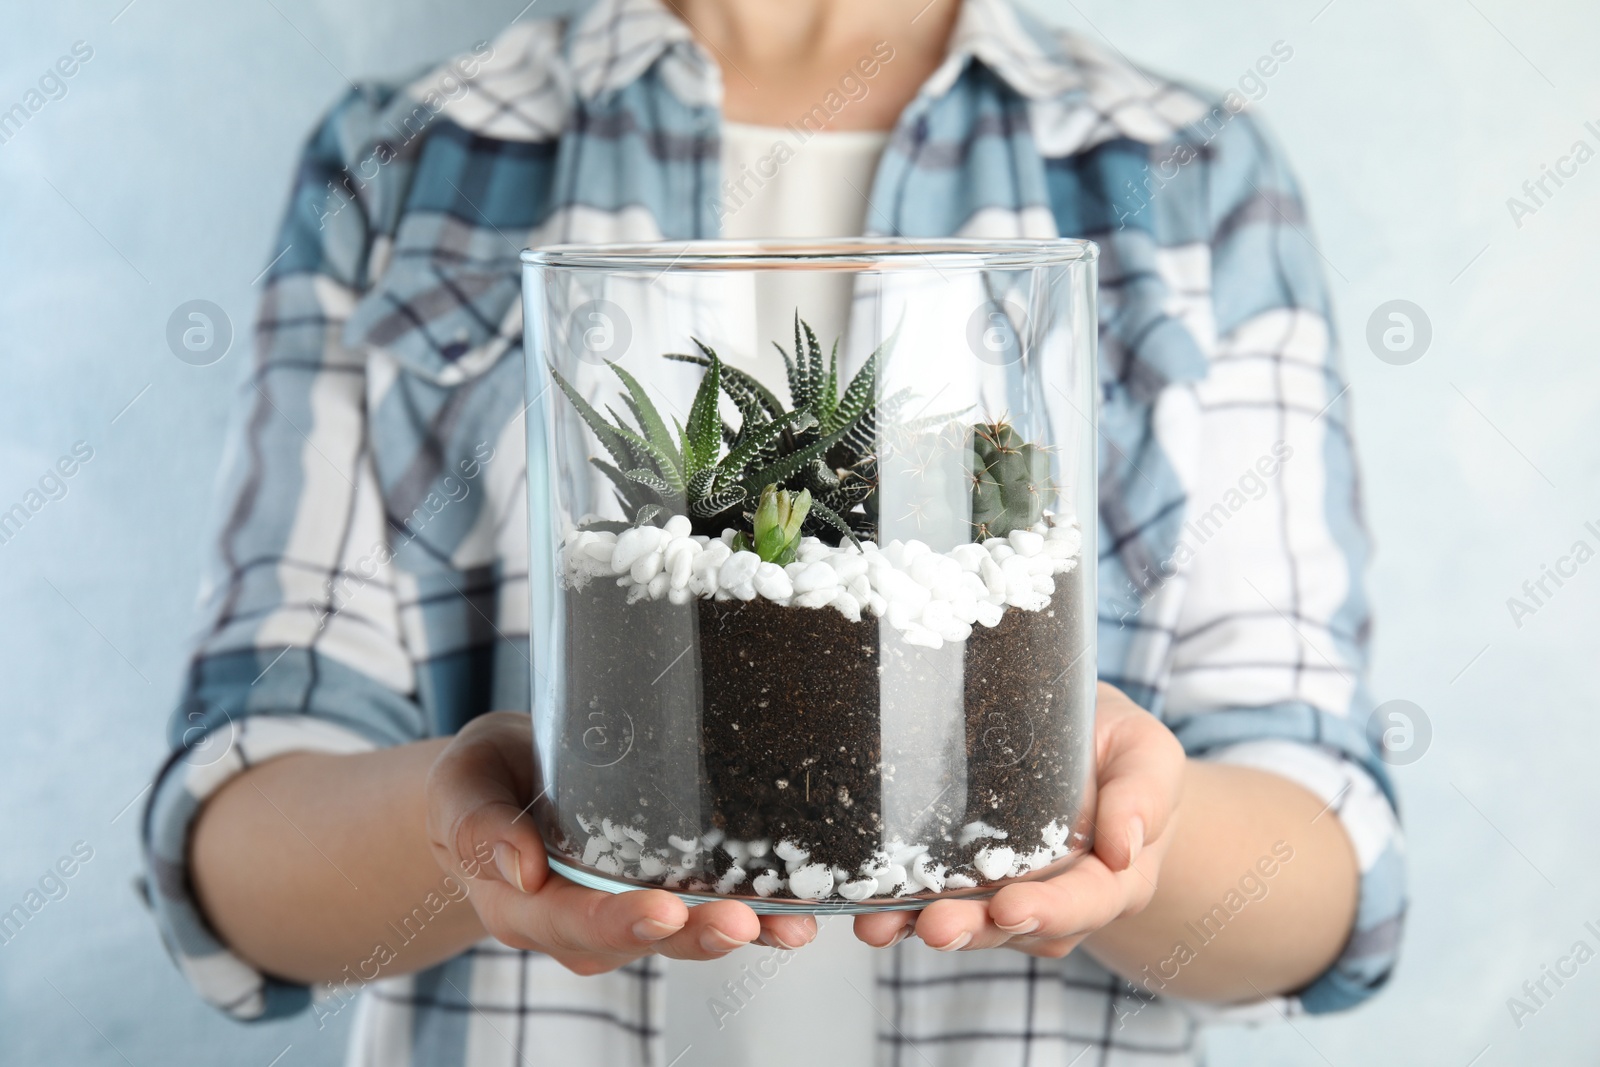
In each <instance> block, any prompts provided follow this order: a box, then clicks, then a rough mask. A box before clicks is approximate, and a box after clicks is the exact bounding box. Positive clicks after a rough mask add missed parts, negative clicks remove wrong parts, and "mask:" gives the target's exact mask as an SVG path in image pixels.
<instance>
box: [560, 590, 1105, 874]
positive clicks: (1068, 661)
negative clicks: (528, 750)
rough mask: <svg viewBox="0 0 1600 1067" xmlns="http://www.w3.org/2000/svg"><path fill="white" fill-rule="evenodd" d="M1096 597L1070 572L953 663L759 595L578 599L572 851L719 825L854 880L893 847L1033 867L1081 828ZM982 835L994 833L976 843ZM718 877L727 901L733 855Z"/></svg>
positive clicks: (585, 595) (977, 635) (572, 677)
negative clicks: (620, 836)
mask: <svg viewBox="0 0 1600 1067" xmlns="http://www.w3.org/2000/svg"><path fill="white" fill-rule="evenodd" d="M1081 589H1082V583H1081V580H1080V578H1079V575H1078V574H1077V573H1076V572H1072V573H1069V574H1067V575H1061V576H1059V577H1058V578H1057V582H1056V592H1055V594H1054V595H1053V597H1052V598H1051V601H1050V604H1049V605H1048V606H1047V607H1046V608H1045V609H1043V610H1041V611H1026V610H1022V609H1018V608H1010V609H1008V610H1007V611H1006V612H1005V614H1004V615H1003V616H1002V618H1001V621H1000V624H999V625H998V626H995V627H993V628H988V627H983V626H977V627H974V629H973V632H972V635H971V636H970V637H969V638H968V639H967V640H966V641H965V642H960V643H947V644H946V645H945V646H944V647H943V648H940V649H928V648H924V647H920V646H916V645H911V644H908V643H907V642H906V641H904V639H903V638H902V637H901V635H900V634H899V632H898V631H896V630H894V629H892V628H891V627H889V626H887V625H882V626H880V623H879V620H878V619H877V618H875V617H873V616H872V615H870V614H869V615H866V616H865V617H864V618H863V619H862V620H861V621H860V622H851V621H850V620H849V619H847V618H846V617H845V616H844V615H843V614H841V613H840V612H839V611H837V610H834V609H832V608H818V609H813V608H800V607H784V606H781V605H778V604H775V603H773V602H771V601H768V600H765V599H762V598H757V599H755V600H751V601H748V602H745V601H711V600H699V601H695V602H693V603H690V604H688V605H683V606H676V605H672V604H670V603H668V602H667V601H664V600H661V601H655V600H649V599H645V600H641V601H638V602H636V603H633V604H627V603H626V594H625V591H624V590H622V589H619V588H618V587H616V586H615V585H614V584H612V583H610V582H607V581H604V580H600V581H595V582H592V583H590V584H589V585H587V586H585V587H583V588H580V589H573V590H570V591H569V593H568V595H567V597H566V598H565V599H566V604H567V608H566V612H567V627H568V632H567V639H566V647H567V663H566V668H567V669H566V685H567V687H568V693H567V699H566V701H565V706H566V707H567V708H568V709H570V710H569V713H568V716H567V718H566V720H565V722H564V723H562V724H561V725H560V727H559V728H558V730H557V738H556V743H557V753H556V777H557V780H556V782H555V789H554V792H553V796H554V800H555V803H554V808H555V810H558V811H560V812H561V813H562V814H563V815H565V816H566V819H564V820H563V822H562V824H561V827H560V829H561V831H562V834H561V836H562V837H563V838H564V839H565V840H566V841H567V842H568V845H569V848H568V849H566V851H569V852H570V853H572V854H574V855H577V854H581V852H582V851H583V843H584V841H585V838H586V836H588V835H589V834H592V833H593V832H594V831H593V829H592V828H593V827H596V826H598V825H599V822H600V820H601V819H602V818H610V819H612V820H627V824H628V825H630V826H632V827H634V828H636V829H637V830H639V831H642V832H643V834H644V835H645V837H646V838H647V840H648V841H649V842H650V844H651V845H653V846H657V847H665V842H666V839H667V837H668V835H675V836H678V837H681V838H693V837H695V836H697V835H703V834H705V832H706V831H707V830H708V829H712V828H715V830H718V831H721V832H722V833H723V834H725V835H726V837H727V838H728V839H729V840H731V841H740V842H751V841H757V840H766V841H768V842H770V843H771V845H777V844H778V843H779V842H780V841H783V840H788V841H791V842H793V843H795V844H796V845H799V846H800V847H802V848H804V849H806V850H807V851H809V852H810V853H811V856H810V862H813V863H825V864H827V865H828V866H830V867H838V868H843V869H844V870H846V871H850V872H855V871H857V870H858V869H859V868H860V866H861V864H862V863H863V862H864V861H866V860H868V859H869V858H870V857H872V855H873V853H874V852H876V851H877V850H879V849H880V848H882V847H883V846H884V845H885V844H886V843H888V842H890V841H893V840H896V839H898V840H899V841H901V842H904V843H906V844H925V845H927V846H929V851H930V854H931V855H932V856H933V857H934V858H935V859H936V860H937V861H938V862H940V863H942V864H945V865H947V866H949V867H952V868H955V867H960V868H962V869H963V870H964V871H967V872H968V873H974V872H972V871H971V869H970V867H968V866H967V865H968V864H970V863H971V862H972V859H973V856H974V854H975V853H976V852H977V851H978V850H979V849H981V848H983V847H985V845H990V844H1000V843H1002V842H1003V843H1004V844H1005V845H1006V846H1009V847H1012V848H1014V849H1016V851H1017V852H1018V853H1019V854H1021V855H1027V854H1029V853H1030V852H1031V851H1032V850H1034V849H1035V848H1036V847H1038V846H1039V845H1040V844H1041V830H1042V829H1043V827H1044V826H1045V825H1046V824H1048V823H1050V822H1052V821H1055V822H1058V823H1061V824H1062V825H1066V824H1067V822H1068V821H1069V820H1070V821H1071V825H1072V829H1073V830H1074V831H1079V830H1086V829H1087V825H1088V824H1087V820H1086V819H1084V818H1083V817H1082V813H1083V811H1084V809H1085V808H1086V807H1087V806H1088V802H1089V794H1088V790H1089V789H1090V788H1092V774H1091V773H1090V772H1091V759H1092V752H1093V745H1092V737H1091V734H1092V714H1091V713H1090V712H1089V711H1088V710H1087V709H1088V708H1090V707H1092V701H1093V697H1094V693H1093V685H1094V678H1093V670H1094V662H1093V657H1092V656H1088V655H1081V653H1082V641H1083V638H1084V635H1083V632H1082V629H1081V627H1082V622H1081V620H1080V614H1081V610H1082V608H1081V604H1080V600H1081V596H1080V590H1081ZM580 814H581V815H583V816H584V821H586V822H587V823H588V824H589V828H585V827H584V826H582V825H581V824H579V823H577V821H576V816H578V815H580ZM552 818H553V814H547V815H546V822H547V827H548V825H549V822H550V820H551V819H552ZM978 822H981V823H983V824H984V825H985V827H987V828H991V829H993V830H995V831H999V832H1000V834H996V835H995V836H994V837H992V838H978V839H969V840H965V841H963V836H964V835H963V834H962V830H963V827H965V826H968V825H970V824H973V823H978ZM1002 835H1003V837H1002ZM767 857H768V858H767V859H766V860H765V861H764V862H763V861H746V862H745V864H744V865H745V867H746V868H747V870H748V871H749V873H750V874H751V875H752V878H751V879H746V880H745V881H743V882H742V884H740V885H738V886H736V887H734V889H733V892H734V893H736V894H753V893H754V889H753V887H752V881H753V876H754V875H755V874H757V873H758V872H759V870H761V869H762V868H764V867H770V868H771V869H773V870H774V871H775V872H776V873H777V874H779V875H782V874H783V873H784V871H783V869H782V868H783V863H782V861H781V860H779V859H777V858H776V857H775V856H773V854H772V853H771V852H768V853H767ZM702 862H703V863H704V867H703V874H702V876H701V880H703V881H704V882H706V883H715V882H716V881H717V879H718V878H719V877H720V876H721V875H723V874H724V873H725V872H726V871H727V869H728V868H729V867H730V866H731V864H732V862H733V857H732V856H731V855H729V854H728V853H727V852H726V851H725V850H724V849H722V848H720V847H718V848H716V849H714V850H708V851H707V852H706V853H705V854H704V858H703V860H702ZM974 876H975V875H974ZM980 880H981V879H980ZM780 895H785V896H786V895H788V894H787V892H786V891H784V892H783V893H781V894H780Z"/></svg>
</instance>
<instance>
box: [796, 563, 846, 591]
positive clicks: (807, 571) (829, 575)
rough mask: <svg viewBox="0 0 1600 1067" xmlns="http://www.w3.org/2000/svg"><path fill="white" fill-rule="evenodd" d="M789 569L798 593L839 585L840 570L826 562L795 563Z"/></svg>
mask: <svg viewBox="0 0 1600 1067" xmlns="http://www.w3.org/2000/svg"><path fill="white" fill-rule="evenodd" d="M789 571H790V575H791V578H792V580H793V581H794V591H795V592H796V593H814V592H819V591H821V590H824V589H834V588H836V587H837V586H838V585H839V574H838V572H837V571H835V570H834V569H833V568H832V567H830V566H828V565H827V564H826V563H800V564H793V565H791V566H790V568H789Z"/></svg>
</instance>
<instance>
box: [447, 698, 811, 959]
mask: <svg viewBox="0 0 1600 1067" xmlns="http://www.w3.org/2000/svg"><path fill="white" fill-rule="evenodd" d="M533 782H534V772H533V728H532V724H531V720H530V718H529V716H528V715H527V714H526V713H517V712H509V711H502V712H494V713H492V714H489V715H483V716H480V717H478V718H476V719H474V720H473V721H472V722H470V723H468V724H467V725H466V726H465V727H463V728H462V730H461V732H460V733H458V734H457V735H456V736H455V738H454V739H452V740H451V742H450V744H449V745H448V746H446V747H445V749H444V750H443V751H442V752H440V753H439V756H438V758H437V759H435V760H434V763H433V767H432V768H431V769H430V770H429V772H428V780H427V786H426V796H427V805H428V838H429V841H430V842H431V844H432V847H433V855H434V858H435V859H436V860H437V861H438V863H439V866H440V867H442V868H443V869H444V870H445V871H446V872H448V873H450V874H452V875H455V876H457V877H460V876H461V875H463V874H465V875H466V876H467V877H468V879H469V881H468V883H467V885H468V889H469V890H470V893H469V896H468V899H469V900H470V901H471V902H472V906H473V908H474V909H476V911H477V913H478V918H479V919H480V920H481V921H482V923H483V927H484V929H485V930H487V931H488V932H489V934H491V935H492V936H493V937H495V938H497V939H499V940H500V941H502V942H504V943H505V944H507V945H510V946H511V947H512V948H518V949H529V950H533V951H536V952H542V953H544V954H545V955H547V956H550V957H552V958H554V959H555V960H556V961H557V962H559V963H560V964H561V965H562V966H564V967H566V968H567V969H568V970H570V971H573V972H574V973H576V974H582V975H591V974H603V973H605V972H606V971H611V970H615V969H616V968H618V967H621V966H623V965H624V964H626V963H628V962H629V961H631V960H635V959H638V958H639V957H641V956H647V955H650V954H651V953H660V954H661V955H663V956H670V957H672V958H673V959H686V960H709V959H716V958H718V957H720V956H725V955H727V954H728V953H729V952H732V951H733V950H734V949H736V948H738V947H740V946H741V945H746V944H749V943H750V942H751V941H754V940H757V939H760V940H761V941H762V943H764V944H767V945H772V946H774V947H780V948H798V947H800V946H801V945H804V944H806V943H808V942H810V941H811V939H812V938H814V937H816V934H817V924H816V920H815V919H813V918H811V917H810V916H801V915H793V916H787V915H786V916H765V917H761V918H759V919H758V918H757V916H756V914H755V912H753V911H751V910H750V908H749V907H747V906H746V905H744V904H741V903H739V902H738V901H735V900H723V901H717V902H715V903H711V904H700V905H697V906H695V907H694V908H690V907H688V906H687V905H686V904H684V902H683V901H682V900H679V899H678V898H677V897H676V896H674V895H673V894H671V893H668V892H667V891H665V890H662V889H640V890H636V891H634V892H630V893H621V894H611V893H604V892H601V891H600V890H597V889H585V888H584V887H583V886H580V885H577V884H575V883H573V882H570V881H568V880H567V879H565V878H562V877H561V876H560V875H558V874H555V873H554V872H552V871H551V870H550V867H549V864H548V863H547V862H546V858H545V850H544V842H543V840H542V839H541V838H540V836H539V831H538V829H537V828H536V827H535V826H534V822H533V817H532V815H531V813H530V810H529V809H530V807H531V805H532V801H533Z"/></svg>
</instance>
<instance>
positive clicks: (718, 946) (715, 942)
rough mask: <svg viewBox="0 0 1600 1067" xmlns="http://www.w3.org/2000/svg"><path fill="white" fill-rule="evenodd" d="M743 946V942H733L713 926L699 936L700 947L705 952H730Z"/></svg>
mask: <svg viewBox="0 0 1600 1067" xmlns="http://www.w3.org/2000/svg"><path fill="white" fill-rule="evenodd" d="M743 944H744V942H743V941H735V940H734V939H733V938H731V937H729V936H728V935H727V934H725V933H723V932H722V931H721V930H718V929H717V928H716V927H714V926H713V927H712V928H711V929H709V930H707V931H706V932H705V933H703V934H701V935H700V947H701V948H702V949H704V950H705V951H707V952H719V953H721V952H732V951H733V950H734V949H736V948H738V947H739V946H740V945H743Z"/></svg>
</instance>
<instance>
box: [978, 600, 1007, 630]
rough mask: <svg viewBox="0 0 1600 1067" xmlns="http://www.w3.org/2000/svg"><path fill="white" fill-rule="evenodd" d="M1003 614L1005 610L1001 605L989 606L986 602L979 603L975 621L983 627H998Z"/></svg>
mask: <svg viewBox="0 0 1600 1067" xmlns="http://www.w3.org/2000/svg"><path fill="white" fill-rule="evenodd" d="M1005 613H1006V609H1005V606H1004V605H1003V604H991V603H989V602H988V601H986V600H985V601H980V602H979V603H978V618H977V621H978V622H980V623H982V624H983V625H984V626H999V625H1000V618H1001V616H1003V615H1004V614H1005Z"/></svg>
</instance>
